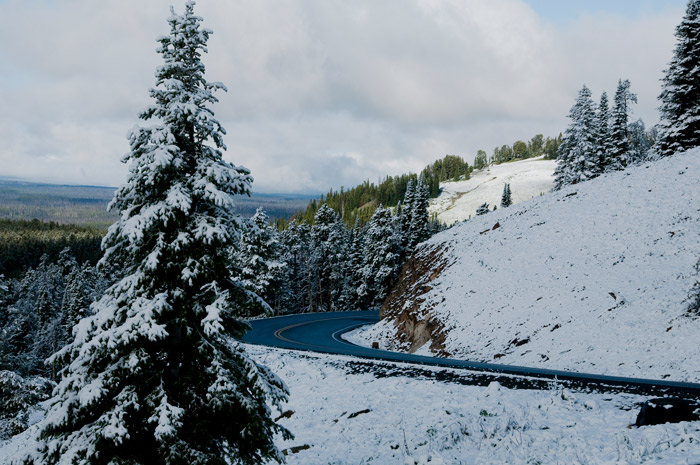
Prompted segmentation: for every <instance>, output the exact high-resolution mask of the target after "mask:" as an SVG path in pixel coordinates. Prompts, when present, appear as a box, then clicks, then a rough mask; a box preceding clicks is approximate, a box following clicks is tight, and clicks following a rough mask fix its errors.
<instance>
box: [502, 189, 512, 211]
mask: <svg viewBox="0 0 700 465" xmlns="http://www.w3.org/2000/svg"><path fill="white" fill-rule="evenodd" d="M511 205H513V199H512V198H511V192H510V184H509V183H505V184H504V185H503V193H502V194H501V208H506V207H510V206H511Z"/></svg>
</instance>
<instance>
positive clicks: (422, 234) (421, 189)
mask: <svg viewBox="0 0 700 465" xmlns="http://www.w3.org/2000/svg"><path fill="white" fill-rule="evenodd" d="M410 210H411V213H410V223H409V226H408V245H407V249H408V251H409V252H413V250H415V248H416V245H418V244H420V243H421V242H423V241H424V240H426V239H428V238H429V237H430V228H429V226H428V222H429V217H428V189H427V186H426V185H425V183H424V182H423V180H422V179H420V180H419V181H418V183H417V184H416V188H415V194H414V196H413V199H412V201H411V203H410Z"/></svg>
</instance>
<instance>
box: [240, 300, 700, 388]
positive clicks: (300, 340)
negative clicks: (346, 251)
mask: <svg viewBox="0 0 700 465" xmlns="http://www.w3.org/2000/svg"><path fill="white" fill-rule="evenodd" d="M377 321H379V314H378V312H377V311H371V310H369V311H357V312H329V313H301V314H295V315H286V316H280V317H274V318H263V319H258V320H251V321H249V324H250V326H251V328H252V329H251V330H249V331H248V332H247V333H246V334H245V336H244V337H243V341H244V342H246V343H249V344H258V345H265V346H271V347H280V348H285V349H295V350H306V351H313V352H322V353H327V354H337V355H349V356H354V357H360V358H364V359H375V360H383V361H391V362H404V363H411V364H420V365H432V366H441V367H449V368H457V369H462V370H469V371H470V372H472V374H473V375H476V376H471V375H468V376H467V377H468V378H469V377H471V378H473V379H474V380H475V381H474V384H477V383H478V384H484V382H487V381H489V380H497V381H499V382H501V384H506V385H509V386H508V387H521V388H533V387H535V388H541V387H542V386H543V385H550V384H551V382H552V381H556V382H559V383H564V384H566V385H568V386H570V387H572V388H576V389H590V390H597V391H606V392H620V391H622V392H630V393H638V394H646V395H657V396H660V395H676V396H683V397H688V396H691V397H696V398H700V384H698V383H682V382H675V381H665V380H650V379H641V378H625V377H620V376H605V375H597V374H591V373H576V372H570V371H563V370H548V369H544V368H531V367H521V366H516V365H502V364H495V363H482V362H470V361H467V360H455V359H445V358H437V357H426V356H422V355H414V354H406V353H400V352H389V351H386V350H377V349H371V348H368V347H360V346H357V345H355V344H352V343H350V342H347V341H345V340H343V339H342V338H341V337H340V335H341V334H343V333H345V332H348V331H350V330H352V329H355V328H357V327H360V326H364V325H368V324H373V323H376V322H377ZM504 381H506V382H505V383H504Z"/></svg>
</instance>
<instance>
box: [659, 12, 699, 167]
mask: <svg viewBox="0 0 700 465" xmlns="http://www.w3.org/2000/svg"><path fill="white" fill-rule="evenodd" d="M675 35H676V41H677V42H676V48H675V49H674V51H673V59H672V60H671V62H670V63H669V65H668V68H667V69H666V70H665V71H664V77H663V80H662V82H663V85H662V91H661V95H660V96H659V99H660V100H661V106H660V107H659V110H660V112H661V123H660V125H659V136H658V138H657V143H656V145H655V150H656V151H657V152H658V153H659V154H660V155H662V156H669V155H673V154H674V153H676V152H680V151H684V150H687V149H690V148H693V147H697V146H700V66H698V63H700V0H690V1H689V2H688V6H687V8H686V12H685V16H684V17H683V20H682V21H681V23H680V24H679V25H678V26H677V27H676V34H675Z"/></svg>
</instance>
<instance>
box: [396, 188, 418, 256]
mask: <svg viewBox="0 0 700 465" xmlns="http://www.w3.org/2000/svg"><path fill="white" fill-rule="evenodd" d="M415 196H416V183H415V181H414V180H413V179H412V178H411V179H409V180H408V183H407V184H406V192H405V193H404V196H403V202H401V203H400V205H399V208H398V209H397V211H398V212H400V213H399V219H400V221H401V247H402V248H403V251H404V254H405V255H410V254H411V252H412V251H413V250H412V248H411V247H410V244H411V242H412V239H411V223H412V222H413V200H414V198H415Z"/></svg>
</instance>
